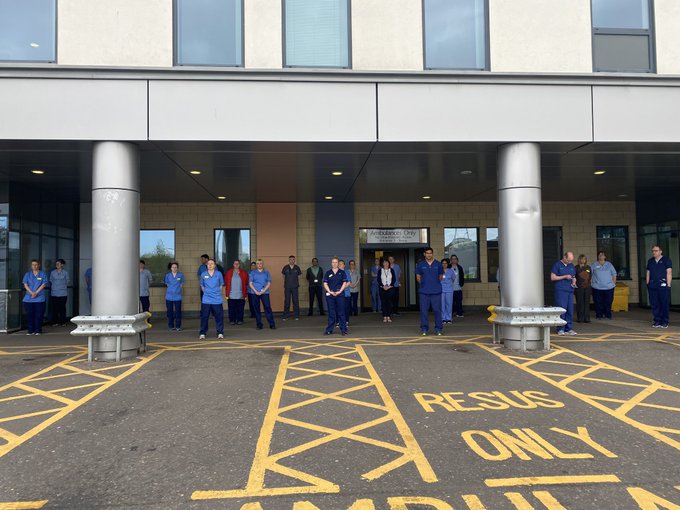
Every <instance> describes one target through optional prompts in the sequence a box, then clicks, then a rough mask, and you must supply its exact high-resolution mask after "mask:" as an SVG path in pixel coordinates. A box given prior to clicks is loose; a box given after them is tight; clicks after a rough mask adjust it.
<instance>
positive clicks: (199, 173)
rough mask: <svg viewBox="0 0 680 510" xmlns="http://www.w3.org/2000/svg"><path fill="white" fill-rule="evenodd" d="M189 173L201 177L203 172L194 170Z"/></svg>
mask: <svg viewBox="0 0 680 510" xmlns="http://www.w3.org/2000/svg"><path fill="white" fill-rule="evenodd" d="M189 173H190V174H191V175H201V171H200V170H192V171H191V172H189Z"/></svg>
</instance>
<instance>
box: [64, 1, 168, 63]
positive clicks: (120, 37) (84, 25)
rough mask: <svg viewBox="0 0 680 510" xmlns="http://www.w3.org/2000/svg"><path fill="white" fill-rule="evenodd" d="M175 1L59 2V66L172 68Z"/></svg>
mask: <svg viewBox="0 0 680 510" xmlns="http://www.w3.org/2000/svg"><path fill="white" fill-rule="evenodd" d="M172 9H173V0H144V1H143V2H139V1H136V0H107V1H105V2H93V1H92V0H59V9H58V11H57V12H58V14H57V16H58V23H57V27H58V32H57V34H58V36H57V63H58V64H65V65H78V66H140V67H172V63H173V62H172V59H173V40H172V31H173V28H172V19H173V16H172Z"/></svg>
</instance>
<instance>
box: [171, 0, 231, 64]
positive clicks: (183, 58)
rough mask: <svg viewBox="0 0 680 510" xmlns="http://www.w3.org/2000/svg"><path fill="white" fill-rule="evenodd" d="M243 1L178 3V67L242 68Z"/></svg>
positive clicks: (212, 0) (176, 42)
mask: <svg viewBox="0 0 680 510" xmlns="http://www.w3.org/2000/svg"><path fill="white" fill-rule="evenodd" d="M242 10H243V9H242V0H176V4H175V44H176V50H175V59H176V62H177V64H178V65H206V66H241V65H243V37H242V33H243V32H242V26H243V15H242Z"/></svg>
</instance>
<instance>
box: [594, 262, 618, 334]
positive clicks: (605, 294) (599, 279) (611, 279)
mask: <svg viewBox="0 0 680 510" xmlns="http://www.w3.org/2000/svg"><path fill="white" fill-rule="evenodd" d="M590 274H591V279H590V287H591V289H592V291H593V303H594V304H595V318H596V319H609V320H611V319H612V303H613V302H614V289H615V288H616V275H617V273H616V269H615V268H614V266H613V265H612V264H611V262H609V261H608V260H607V256H606V255H605V253H604V252H603V251H600V252H598V253H597V262H595V263H594V264H593V265H592V266H590Z"/></svg>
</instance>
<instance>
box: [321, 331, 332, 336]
mask: <svg viewBox="0 0 680 510" xmlns="http://www.w3.org/2000/svg"><path fill="white" fill-rule="evenodd" d="M323 334H324V335H332V334H333V332H332V331H324V332H323Z"/></svg>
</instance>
